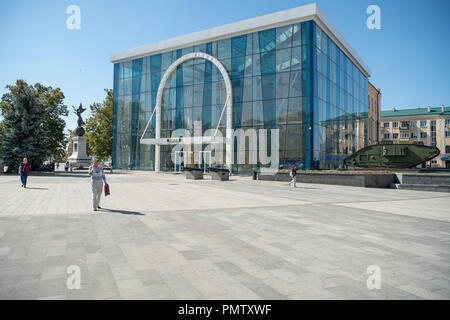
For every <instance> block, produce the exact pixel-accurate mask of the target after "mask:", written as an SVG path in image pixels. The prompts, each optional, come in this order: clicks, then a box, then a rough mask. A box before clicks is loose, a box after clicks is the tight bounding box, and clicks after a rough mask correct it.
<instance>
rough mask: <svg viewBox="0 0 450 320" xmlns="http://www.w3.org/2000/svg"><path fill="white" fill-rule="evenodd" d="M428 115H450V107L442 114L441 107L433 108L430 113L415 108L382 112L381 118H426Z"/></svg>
mask: <svg viewBox="0 0 450 320" xmlns="http://www.w3.org/2000/svg"><path fill="white" fill-rule="evenodd" d="M426 115H450V107H444V112H442V110H441V107H437V108H431V109H430V112H428V108H413V109H397V110H395V111H393V110H389V111H388V110H386V111H381V117H382V118H387V117H405V116H426Z"/></svg>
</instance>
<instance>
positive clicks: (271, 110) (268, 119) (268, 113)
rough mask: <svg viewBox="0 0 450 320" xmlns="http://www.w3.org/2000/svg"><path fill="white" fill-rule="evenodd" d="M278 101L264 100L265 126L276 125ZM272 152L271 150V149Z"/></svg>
mask: <svg viewBox="0 0 450 320" xmlns="http://www.w3.org/2000/svg"><path fill="white" fill-rule="evenodd" d="M275 106H276V100H263V113H264V126H265V127H267V126H273V125H275V116H276V114H275V110H276V108H275ZM269 150H270V149H269Z"/></svg>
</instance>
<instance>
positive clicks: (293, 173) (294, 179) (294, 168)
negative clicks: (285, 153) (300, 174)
mask: <svg viewBox="0 0 450 320" xmlns="http://www.w3.org/2000/svg"><path fill="white" fill-rule="evenodd" d="M289 175H290V176H291V178H292V180H291V182H289V185H293V187H294V188H297V166H296V165H295V164H293V165H292V170H291V172H290V173H289Z"/></svg>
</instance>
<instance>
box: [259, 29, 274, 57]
mask: <svg viewBox="0 0 450 320" xmlns="http://www.w3.org/2000/svg"><path fill="white" fill-rule="evenodd" d="M258 35H259V51H260V52H266V51H272V50H274V49H275V47H276V30H275V29H268V30H263V31H259V32H258Z"/></svg>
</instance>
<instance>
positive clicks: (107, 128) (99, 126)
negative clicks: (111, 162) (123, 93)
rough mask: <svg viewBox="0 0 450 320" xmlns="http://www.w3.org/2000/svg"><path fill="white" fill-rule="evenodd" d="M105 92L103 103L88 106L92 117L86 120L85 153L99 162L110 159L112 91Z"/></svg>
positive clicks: (106, 90)
mask: <svg viewBox="0 0 450 320" xmlns="http://www.w3.org/2000/svg"><path fill="white" fill-rule="evenodd" d="M105 92H106V98H105V101H103V102H102V103H101V104H100V103H94V104H91V105H90V106H89V108H90V109H91V115H92V116H91V117H90V118H88V119H87V120H86V142H87V149H88V150H87V152H88V154H89V155H91V156H96V157H97V158H98V159H100V160H107V159H109V158H111V157H112V133H113V131H112V129H113V90H109V89H105Z"/></svg>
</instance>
